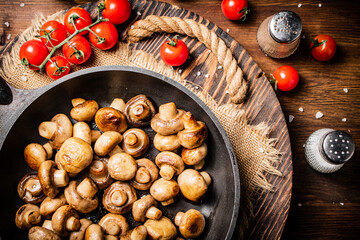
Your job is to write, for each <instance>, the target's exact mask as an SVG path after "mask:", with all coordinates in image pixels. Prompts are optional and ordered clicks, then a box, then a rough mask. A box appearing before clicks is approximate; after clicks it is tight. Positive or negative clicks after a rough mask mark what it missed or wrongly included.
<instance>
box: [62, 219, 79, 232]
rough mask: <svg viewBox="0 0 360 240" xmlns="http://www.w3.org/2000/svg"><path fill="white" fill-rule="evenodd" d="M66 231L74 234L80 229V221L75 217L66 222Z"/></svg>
mask: <svg viewBox="0 0 360 240" xmlns="http://www.w3.org/2000/svg"><path fill="white" fill-rule="evenodd" d="M65 227H66V230H67V231H69V232H74V231H77V230H79V228H80V221H79V219H77V218H76V217H74V216H71V217H69V219H68V220H67V221H66V226H65Z"/></svg>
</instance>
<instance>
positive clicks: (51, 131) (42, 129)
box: [39, 122, 57, 139]
mask: <svg viewBox="0 0 360 240" xmlns="http://www.w3.org/2000/svg"><path fill="white" fill-rule="evenodd" d="M56 129H57V123H56V122H42V123H41V124H40V125H39V134H40V136H42V137H43V138H46V139H52V138H53V137H54V135H55V132H56Z"/></svg>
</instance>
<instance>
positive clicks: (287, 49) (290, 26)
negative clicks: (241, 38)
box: [256, 11, 302, 58]
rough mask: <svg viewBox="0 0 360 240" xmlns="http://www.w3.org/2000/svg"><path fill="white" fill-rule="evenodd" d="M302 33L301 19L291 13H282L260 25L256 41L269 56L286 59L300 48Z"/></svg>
mask: <svg viewBox="0 0 360 240" xmlns="http://www.w3.org/2000/svg"><path fill="white" fill-rule="evenodd" d="M301 31H302V22H301V19H300V17H299V16H298V15H297V14H296V13H294V12H291V11H281V12H278V13H276V14H274V15H273V16H270V17H268V18H266V19H265V20H264V21H263V22H262V23H261V24H260V26H259V28H258V31H257V34H256V39H257V42H258V44H259V47H260V49H261V50H262V51H263V52H264V53H265V54H266V55H267V56H270V57H272V58H285V57H288V56H290V55H291V54H293V53H294V52H295V50H296V49H297V48H298V46H299V44H300V35H301Z"/></svg>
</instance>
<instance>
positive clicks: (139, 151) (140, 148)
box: [122, 128, 150, 157]
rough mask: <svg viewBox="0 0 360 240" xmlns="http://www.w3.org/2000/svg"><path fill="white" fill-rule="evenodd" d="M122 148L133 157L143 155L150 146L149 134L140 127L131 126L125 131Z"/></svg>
mask: <svg viewBox="0 0 360 240" xmlns="http://www.w3.org/2000/svg"><path fill="white" fill-rule="evenodd" d="M123 137H124V141H123V142H122V149H123V150H124V151H125V152H126V153H127V154H130V155H131V156H133V157H139V156H141V155H143V154H144V153H145V152H146V151H147V150H148V148H149V145H150V143H149V136H148V135H147V134H146V132H144V131H143V130H141V129H139V128H131V129H129V130H127V131H126V132H124V135H123Z"/></svg>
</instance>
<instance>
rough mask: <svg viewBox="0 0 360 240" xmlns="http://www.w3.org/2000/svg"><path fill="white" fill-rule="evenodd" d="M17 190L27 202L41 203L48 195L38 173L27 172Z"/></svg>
mask: <svg viewBox="0 0 360 240" xmlns="http://www.w3.org/2000/svg"><path fill="white" fill-rule="evenodd" d="M17 191H18V194H19V197H20V198H21V199H22V200H23V201H24V202H26V203H32V204H36V203H40V202H41V201H42V200H44V198H45V197H46V196H45V194H44V193H43V191H42V188H41V184H40V181H39V178H38V176H37V174H36V173H28V174H26V175H25V176H24V177H23V178H22V179H21V180H20V182H19V184H18V187H17Z"/></svg>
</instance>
